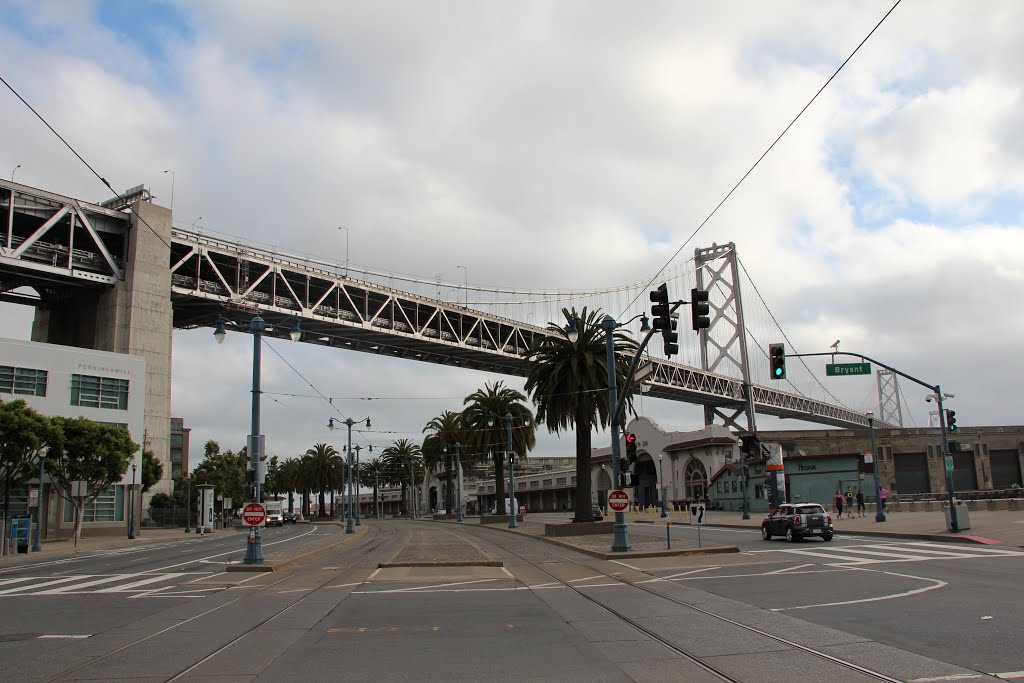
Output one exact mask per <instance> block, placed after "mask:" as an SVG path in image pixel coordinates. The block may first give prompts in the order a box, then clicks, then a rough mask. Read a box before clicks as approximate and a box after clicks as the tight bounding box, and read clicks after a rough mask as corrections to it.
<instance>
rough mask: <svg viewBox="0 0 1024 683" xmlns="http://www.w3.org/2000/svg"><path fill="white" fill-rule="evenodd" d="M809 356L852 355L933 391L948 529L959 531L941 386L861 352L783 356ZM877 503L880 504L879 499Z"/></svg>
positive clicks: (951, 454)
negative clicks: (943, 476) (940, 444)
mask: <svg viewBox="0 0 1024 683" xmlns="http://www.w3.org/2000/svg"><path fill="white" fill-rule="evenodd" d="M811 356H833V357H835V356H853V357H854V358H860V359H861V361H867V362H869V363H874V364H876V365H878V366H879V367H882V368H885V369H886V370H888V371H889V372H891V373H893V374H895V375H899V376H900V377H903V378H905V379H908V380H910V381H911V382H913V383H914V384H917V385H920V386H922V387H924V388H926V389H931V391H932V392H933V393H934V396H935V401H936V402H937V403H938V404H939V435H940V438H941V439H942V452H943V453H945V458H944V460H945V464H946V468H945V469H946V502H947V504H948V505H949V529H950V531H952V532H953V533H954V534H956V533H960V524H959V523H958V522H957V518H956V509H955V508H954V507H953V503H954V502H955V498H956V495H955V493H956V492H955V490H954V488H953V467H952V462H953V451H952V450H950V448H949V442H948V441H946V411H945V409H944V408H943V406H942V399H943V395H942V387H941V386H939V385H938V384H928V383H927V382H925V381H924V380H920V379H918V378H917V377H914V376H913V375H908V374H907V373H905V372H901V371H899V370H897V369H896V368H894V367H892V366H891V365H886V364H885V363H882V362H881V361H878V360H875V359H874V358H871V357H869V356H865V355H864V354H862V353H850V352H847V351H832V352H828V353H791V354H787V355H786V356H785V357H787V358H809V357H811ZM876 455H877V454H875V453H872V456H876ZM875 483H876V484H877V483H878V482H877V481H876V482H875ZM878 504H879V505H881V501H879V503H878Z"/></svg>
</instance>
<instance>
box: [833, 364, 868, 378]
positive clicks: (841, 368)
mask: <svg viewBox="0 0 1024 683" xmlns="http://www.w3.org/2000/svg"><path fill="white" fill-rule="evenodd" d="M870 374H871V363H828V364H827V365H825V375H826V376H828V377H841V376H845V375H870Z"/></svg>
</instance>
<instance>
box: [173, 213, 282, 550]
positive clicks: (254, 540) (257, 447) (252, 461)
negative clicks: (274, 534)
mask: <svg viewBox="0 0 1024 683" xmlns="http://www.w3.org/2000/svg"><path fill="white" fill-rule="evenodd" d="M198 220H199V219H198V218H197V219H196V221H198ZM194 225H195V223H193V226H194ZM224 322H225V320H224V318H221V317H218V318H217V327H216V329H215V330H214V332H213V338H214V339H216V340H217V343H218V344H223V343H224V337H225V336H227V333H226V331H225V330H224ZM266 329H267V323H266V322H265V321H264V320H263V318H261V317H260V316H258V315H256V316H253V318H252V320H250V321H249V331H250V332H252V422H251V429H250V431H251V433H250V434H249V441H248V443H247V444H246V447H247V448H248V450H249V468H250V471H251V472H252V481H253V484H254V485H255V488H256V495H255V499H256V500H255V501H254V502H256V503H258V502H260V478H259V467H260V456H261V455H262V452H263V447H264V438H263V435H262V434H260V365H261V359H262V355H261V352H262V350H263V346H262V336H263V333H264V332H265V331H266ZM296 331H298V332H299V335H301V330H299V328H298V322H296V324H295V325H293V326H292V334H291V335H290V336H291V338H292V339H293V340H294V339H297V337H296V335H295V332H296ZM191 504H192V501H191V499H190V500H189V507H190V509H191ZM243 562H244V563H245V564H263V535H262V534H261V533H260V527H258V526H255V527H253V528H252V531H251V532H250V535H249V540H248V543H247V545H246V546H245V558H244V559H243Z"/></svg>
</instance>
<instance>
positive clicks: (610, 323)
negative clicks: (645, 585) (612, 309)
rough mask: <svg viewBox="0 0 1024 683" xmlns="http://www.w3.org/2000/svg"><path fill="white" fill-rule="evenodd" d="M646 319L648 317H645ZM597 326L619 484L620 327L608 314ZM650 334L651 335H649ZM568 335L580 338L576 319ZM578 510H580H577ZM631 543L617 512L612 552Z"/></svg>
mask: <svg viewBox="0 0 1024 683" xmlns="http://www.w3.org/2000/svg"><path fill="white" fill-rule="evenodd" d="M645 320H646V318H645ZM597 327H598V328H599V329H601V330H603V331H604V340H605V352H606V364H607V365H608V406H609V412H610V413H611V420H610V423H611V436H612V479H613V480H614V481H613V482H612V484H613V485H617V484H618V483H619V482H620V479H619V472H621V470H620V458H621V453H620V450H621V449H620V446H619V415H618V412H619V411H618V405H619V398H618V387H617V386H616V382H617V380H616V376H615V330H616V329H617V328H619V327H620V325H619V324H618V323H616V322H615V318H613V317H611V316H610V315H606V316H604V317H603V318H602V319H601V322H600V323H598V324H597ZM648 336H649V335H648ZM566 337H567V338H568V339H569V341H570V342H571V343H573V344H575V343H576V340H577V339H579V332H578V331H577V330H576V320H575V319H574V320H572V321H570V323H569V326H568V328H567V329H566ZM577 512H578V511H577ZM629 549H630V545H629V528H628V527H627V526H626V513H625V512H624V511H623V512H619V511H616V512H615V526H614V533H613V535H612V552H627V551H628V550H629Z"/></svg>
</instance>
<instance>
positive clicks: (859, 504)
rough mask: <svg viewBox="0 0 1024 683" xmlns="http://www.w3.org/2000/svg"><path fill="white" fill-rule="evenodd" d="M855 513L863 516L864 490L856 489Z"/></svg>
mask: <svg viewBox="0 0 1024 683" xmlns="http://www.w3.org/2000/svg"><path fill="white" fill-rule="evenodd" d="M857 514H858V515H859V516H860V517H863V516H864V514H865V513H864V492H863V491H861V490H860V489H857Z"/></svg>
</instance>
